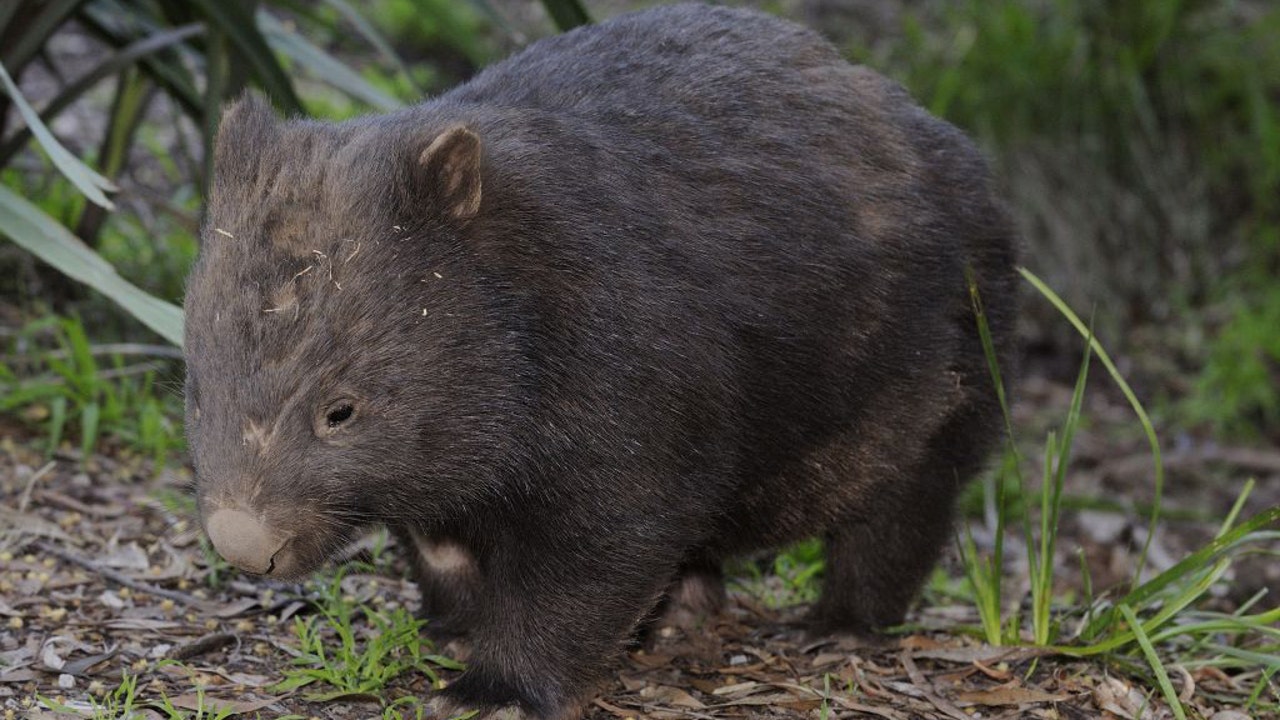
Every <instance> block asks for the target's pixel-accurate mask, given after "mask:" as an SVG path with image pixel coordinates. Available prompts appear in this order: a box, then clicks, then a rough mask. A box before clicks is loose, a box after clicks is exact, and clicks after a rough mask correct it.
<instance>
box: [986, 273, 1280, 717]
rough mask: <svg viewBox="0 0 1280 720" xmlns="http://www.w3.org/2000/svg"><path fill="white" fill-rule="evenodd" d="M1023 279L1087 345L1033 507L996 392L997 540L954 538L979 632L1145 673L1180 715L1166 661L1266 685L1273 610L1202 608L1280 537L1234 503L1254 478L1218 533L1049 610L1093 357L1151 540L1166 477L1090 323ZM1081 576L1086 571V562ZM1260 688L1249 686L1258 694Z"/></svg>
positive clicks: (1143, 421) (1267, 519) (1139, 412)
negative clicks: (1142, 463) (1132, 461)
mask: <svg viewBox="0 0 1280 720" xmlns="http://www.w3.org/2000/svg"><path fill="white" fill-rule="evenodd" d="M1022 274H1023V276H1024V278H1025V279H1026V280H1027V281H1028V282H1029V283H1030V284H1031V285H1032V286H1033V287H1034V288H1035V289H1036V291H1037V292H1038V293H1039V294H1040V295H1041V296H1043V297H1044V298H1045V299H1047V300H1048V301H1049V303H1050V304H1051V305H1052V306H1053V307H1054V308H1055V309H1056V310H1057V311H1058V312H1059V313H1061V314H1062V316H1063V317H1065V318H1066V319H1067V320H1068V321H1069V322H1070V324H1071V325H1072V326H1073V327H1074V328H1075V329H1076V331H1078V332H1079V333H1080V335H1081V336H1082V337H1083V338H1084V340H1085V345H1086V350H1085V355H1084V359H1083V361H1082V363H1081V367H1080V372H1079V374H1078V376H1077V380H1076V384H1075V387H1074V389H1073V392H1072V396H1071V403H1070V407H1069V409H1068V410H1067V415H1066V417H1065V418H1064V420H1063V423H1062V426H1061V428H1060V429H1059V430H1056V431H1050V432H1049V434H1048V437H1047V439H1046V440H1045V443H1044V446H1043V447H1044V461H1043V465H1042V468H1041V472H1040V475H1039V484H1040V487H1039V488H1038V490H1039V497H1040V503H1039V507H1028V506H1027V505H1028V504H1027V503H1026V500H1025V499H1026V498H1028V497H1032V496H1033V495H1034V494H1035V493H1034V492H1033V488H1031V487H1029V481H1028V479H1027V478H1026V477H1024V475H1023V471H1022V469H1021V468H1022V465H1023V463H1022V462H1021V458H1020V456H1019V451H1018V442H1017V433H1016V430H1017V428H1016V427H1015V426H1014V425H1013V423H1012V421H1011V420H1010V415H1009V410H1008V402H1007V399H1006V398H1004V397H1003V395H1002V396H1001V398H1000V402H1001V406H1002V408H1003V409H1004V413H1005V421H1006V430H1007V432H1008V439H1007V449H1006V462H1004V463H1003V464H1002V465H1001V466H1000V468H999V470H998V471H997V474H998V477H997V478H996V482H995V483H994V484H993V487H994V488H995V492H996V493H997V495H996V498H995V500H994V504H995V507H996V509H997V522H996V536H995V544H994V546H993V548H992V549H991V551H990V552H989V553H986V554H984V553H981V552H979V550H978V549H977V546H976V543H975V542H974V541H973V539H972V536H971V535H969V534H967V533H966V534H965V535H964V537H963V538H962V543H961V549H962V558H963V561H964V565H965V569H966V574H967V577H968V579H969V583H970V587H971V589H972V591H973V596H974V598H975V605H976V607H977V610H978V614H979V617H980V620H981V625H982V627H981V632H982V634H983V636H984V638H985V639H986V640H987V641H988V642H990V643H992V644H996V645H1000V644H1031V645H1035V646H1041V647H1046V648H1050V649H1052V650H1053V651H1055V652H1057V653H1060V654H1062V655H1067V656H1072V657H1091V658H1097V659H1100V660H1102V661H1104V662H1106V663H1109V664H1111V665H1114V666H1115V667H1117V668H1119V669H1122V670H1124V671H1126V672H1130V673H1134V674H1137V675H1140V676H1143V677H1144V679H1147V680H1149V681H1151V682H1153V683H1154V684H1155V685H1156V686H1157V687H1158V688H1159V689H1160V691H1161V693H1162V694H1163V696H1164V699H1165V701H1166V702H1167V703H1168V704H1169V706H1170V708H1171V710H1172V712H1173V713H1174V715H1175V716H1176V717H1179V718H1185V717H1187V715H1186V710H1185V708H1184V707H1183V706H1182V702H1181V701H1180V700H1179V695H1178V693H1177V692H1175V691H1174V688H1173V685H1172V683H1171V681H1170V679H1169V674H1168V670H1167V667H1168V666H1170V665H1172V664H1177V665H1180V666H1181V667H1183V668H1193V667H1205V666H1212V667H1216V668H1218V669H1220V670H1223V671H1224V672H1234V673H1237V674H1239V675H1240V676H1242V677H1245V676H1247V677H1251V678H1253V677H1254V676H1255V675H1257V674H1258V673H1259V672H1261V673H1263V674H1262V675H1261V676H1259V677H1257V678H1255V679H1256V682H1257V683H1260V684H1261V685H1265V684H1266V683H1267V682H1269V681H1270V676H1271V674H1273V673H1274V672H1275V669H1276V668H1280V627H1278V626H1277V623H1280V607H1277V608H1273V609H1270V610H1260V611H1256V612H1255V611H1253V610H1252V608H1253V607H1254V605H1255V604H1256V601H1257V600H1258V599H1259V598H1254V599H1253V600H1251V601H1250V602H1248V603H1246V604H1245V605H1244V606H1242V607H1241V608H1240V609H1238V610H1237V611H1236V612H1235V613H1231V614H1227V613H1221V612H1215V611H1210V610H1206V609H1203V608H1204V606H1205V605H1206V604H1207V603H1206V602H1205V601H1207V600H1209V599H1210V591H1211V590H1212V588H1214V586H1215V585H1217V584H1218V583H1219V582H1220V581H1222V580H1223V578H1224V576H1226V573H1227V571H1228V570H1229V569H1230V568H1231V566H1232V564H1233V563H1234V562H1235V561H1236V560H1238V559H1239V558H1241V557H1242V556H1244V555H1246V554H1248V553H1251V552H1255V551H1257V548H1258V547H1259V545H1260V544H1261V543H1266V542H1274V541H1276V540H1278V539H1280V530H1276V529H1275V528H1276V524H1277V523H1278V522H1280V507H1273V508H1270V509H1269V510H1265V511H1263V512H1261V513H1259V514H1257V515H1255V516H1253V517H1250V518H1245V519H1242V518H1240V512H1241V508H1242V507H1243V506H1244V502H1245V500H1246V499H1247V497H1248V495H1249V494H1250V493H1251V492H1252V489H1253V483H1252V482H1250V483H1248V484H1247V485H1246V486H1245V488H1244V489H1243V490H1242V492H1241V494H1240V496H1239V498H1238V499H1237V501H1236V504H1235V506H1234V507H1233V508H1232V510H1231V511H1230V513H1228V515H1227V517H1226V518H1225V519H1224V520H1223V521H1222V523H1221V525H1220V527H1219V529H1218V532H1217V533H1216V535H1215V537H1214V538H1213V540H1211V541H1210V542H1209V543H1208V544H1207V545H1205V546H1204V547H1202V548H1200V549H1198V550H1196V551H1195V552H1193V553H1191V554H1190V555H1189V556H1187V557H1186V558H1184V559H1183V560H1181V561H1180V562H1178V563H1176V564H1174V565H1173V566H1172V567H1170V568H1169V569H1167V570H1164V571H1163V572H1160V573H1158V574H1156V575H1155V576H1153V577H1150V578H1149V579H1148V578H1144V573H1143V566H1144V558H1145V555H1146V550H1147V548H1146V547H1145V546H1144V547H1143V549H1142V554H1141V556H1140V558H1139V561H1138V564H1137V569H1136V570H1135V572H1134V577H1133V580H1132V583H1131V585H1130V586H1129V587H1128V588H1127V589H1119V590H1114V591H1112V592H1110V593H1107V594H1103V595H1101V596H1099V597H1097V598H1093V597H1089V598H1086V599H1085V601H1084V603H1083V604H1081V605H1079V606H1076V607H1070V608H1060V609H1057V610H1055V608H1054V606H1053V588H1054V572H1055V569H1054V568H1055V564H1054V558H1055V546H1056V542H1057V529H1058V520H1059V518H1060V516H1061V508H1062V487H1063V483H1064V480H1065V477H1066V473H1067V472H1068V467H1069V463H1070V456H1071V448H1072V440H1073V438H1074V435H1075V430H1076V428H1077V427H1078V426H1079V423H1080V421H1081V408H1082V402H1081V401H1082V398H1083V395H1084V391H1085V387H1086V384H1087V382H1088V377H1089V366H1090V361H1091V360H1092V359H1093V358H1095V357H1096V358H1097V360H1098V361H1099V362H1100V363H1101V364H1102V365H1103V366H1104V367H1105V368H1106V370H1107V373H1108V375H1109V376H1110V378H1111V379H1112V381H1114V382H1115V383H1116V384H1117V386H1118V387H1119V388H1120V390H1121V391H1122V393H1123V394H1124V395H1125V397H1126V398H1127V399H1128V400H1129V402H1130V405H1131V407H1132V408H1133V410H1134V413H1135V416H1136V418H1137V421H1138V423H1139V424H1140V425H1141V426H1142V429H1143V431H1144V433H1145V434H1146V436H1147V439H1148V442H1149V443H1150V448H1151V452H1152V464H1153V469H1152V478H1153V483H1154V485H1155V497H1156V500H1155V503H1154V506H1153V510H1152V512H1151V515H1150V523H1151V527H1150V529H1149V531H1148V532H1147V542H1148V543H1150V541H1151V539H1152V538H1153V537H1154V536H1155V534H1156V533H1155V529H1156V523H1157V522H1158V519H1159V510H1160V499H1161V496H1162V493H1163V478H1164V474H1163V467H1162V461H1161V455H1160V446H1159V441H1158V439H1157V437H1156V434H1155V430H1154V428H1153V426H1152V424H1151V421H1150V418H1149V417H1148V416H1147V414H1146V411H1145V409H1144V408H1143V407H1142V405H1141V403H1140V402H1139V401H1138V399H1137V397H1136V395H1135V394H1134V393H1133V391H1132V389H1131V388H1130V387H1129V386H1128V383H1127V382H1126V381H1125V379H1124V377H1123V376H1122V375H1121V374H1120V373H1119V371H1118V369H1117V368H1116V366H1115V364H1114V363H1113V362H1112V361H1111V359H1110V357H1109V356H1108V355H1107V353H1106V350H1105V349H1104V348H1103V347H1102V345H1101V343H1100V342H1099V341H1098V340H1097V338H1096V337H1095V336H1094V334H1093V332H1092V330H1091V329H1090V328H1089V326H1088V325H1086V324H1085V323H1084V322H1083V321H1081V320H1080V318H1079V317H1078V316H1077V315H1076V314H1075V313H1074V312H1073V311H1072V310H1071V309H1070V307H1068V306H1067V304H1066V303H1065V302H1064V301H1063V300H1062V299H1061V298H1060V297H1058V295H1057V294H1056V293H1054V292H1053V291H1052V290H1051V289H1049V287H1048V286H1047V285H1045V284H1044V282H1043V281H1041V280H1040V279H1039V278H1038V277H1036V276H1035V275H1034V274H1032V273H1030V272H1029V271H1026V270H1022ZM973 297H974V310H975V315H976V321H977V323H978V326H979V333H980V335H981V336H982V337H983V341H984V345H986V346H987V350H988V352H987V357H988V363H989V365H990V368H991V372H992V374H993V377H994V378H995V380H996V383H997V386H999V379H1000V375H999V373H1000V370H999V366H998V364H997V363H996V362H995V359H994V358H995V355H994V353H993V352H992V351H991V348H990V332H989V330H988V329H987V327H986V320H985V316H984V314H983V312H982V306H981V301H980V298H979V297H978V294H977V291H976V288H975V289H973ZM1010 484H1012V486H1013V487H1014V488H1015V489H1016V490H1017V492H1016V493H1014V494H1015V495H1016V496H1018V497H1020V498H1023V499H1024V506H1023V507H1022V508H1021V511H1022V512H1021V524H1022V528H1021V530H1022V534H1023V536H1024V539H1025V541H1026V547H1027V553H1028V566H1029V570H1030V575H1031V578H1030V580H1031V582H1030V601H1029V607H1030V613H1029V614H1030V617H1029V619H1025V618H1023V617H1022V616H1021V613H1020V608H1021V607H1022V606H1023V604H1022V603H1021V602H1018V600H1019V599H1018V598H1013V599H1012V600H1013V602H1009V601H1008V600H1009V599H1008V598H1006V596H1005V586H1004V582H1003V567H1004V562H1005V557H1004V546H1003V534H1004V532H1005V528H1006V526H1007V525H1008V524H1010V522H1013V521H1012V520H1011V519H1010V516H1011V515H1012V514H1013V508H1011V503H1010V502H1008V499H1007V498H1008V493H1007V491H1006V490H1005V488H1006V487H1007V486H1008V485H1010ZM1082 571H1083V572H1086V573H1087V569H1085V570H1082ZM1084 580H1085V582H1084V585H1085V587H1089V582H1088V580H1089V579H1088V577H1087V574H1086V576H1085V578H1084ZM1117 595H1118V596H1117ZM1268 669H1269V670H1268ZM1261 685H1254V686H1249V687H1250V689H1251V690H1258V688H1259V687H1260V686H1261ZM1260 692H1261V691H1260V690H1258V691H1257V692H1250V693H1246V694H1248V695H1249V698H1241V701H1242V702H1246V701H1247V702H1250V703H1251V704H1256V703H1258V702H1259V700H1258V698H1259V697H1260V696H1261V695H1260ZM1277 709H1280V705H1278V706H1277V707H1275V708H1271V710H1273V711H1274V710H1277Z"/></svg>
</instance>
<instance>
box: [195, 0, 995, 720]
mask: <svg viewBox="0 0 1280 720" xmlns="http://www.w3.org/2000/svg"><path fill="white" fill-rule="evenodd" d="M1014 262H1015V240H1014V233H1013V230H1012V227H1011V224H1010V222H1009V219H1008V217H1007V215H1006V213H1005V211H1004V210H1003V208H1002V207H1001V205H1000V203H999V202H998V201H997V200H996V199H995V198H994V197H993V195H992V191H991V188H990V183H989V180H988V177H987V170H986V167H985V165H984V163H983V161H982V159H981V157H980V156H979V154H978V153H977V151H976V150H975V149H974V148H973V146H972V144H971V143H970V142H969V141H968V140H966V139H965V138H964V137H963V136H962V135H961V134H960V133H959V132H958V131H957V130H955V128H952V127H951V126H949V125H947V124H945V123H943V122H941V121H938V120H936V119H934V118H932V117H930V116H928V115H927V114H926V113H925V112H924V111H922V110H921V109H920V108H919V107H917V106H916V105H915V104H914V103H912V102H911V100H910V99H909V98H908V96H907V95H906V93H905V92H903V91H902V89H901V88H899V87H898V86H896V85H894V84H893V83H891V82H889V81H887V80H885V79H884V78H882V77H880V76H879V75H876V74H875V73H873V72H871V71H870V70H867V69H865V68H860V67H855V66H851V65H849V64H847V63H845V62H844V61H843V60H842V59H841V58H840V57H839V56H838V54H837V53H836V52H835V51H834V49H832V48H831V47H830V46H829V45H827V44H826V43H825V42H823V41H821V40H820V39H819V38H817V37H816V36H815V35H813V34H812V33H810V32H808V31H806V30H803V29H801V28H799V27H796V26H794V25H791V24H788V23H784V22H781V21H778V20H775V19H771V18H768V17H766V16H763V15H758V14H754V13H749V12H742V11H735V10H728V9H723V8H708V7H702V6H693V5H682V6H673V7H666V8H661V9H658V10H653V11H649V12H644V13H638V14H634V15H629V16H624V17H621V18H618V19H616V20H613V21H610V22H609V23H605V24H603V25H600V26H597V27H590V28H584V29H581V30H578V31H575V32H572V33H568V34H566V35H563V36H560V37H556V38H552V39H549V40H546V41H543V42H541V43H538V44H536V45H534V46H532V47H530V48H529V49H528V50H526V51H525V52H523V53H521V54H520V55H518V56H516V57H514V58H512V59H510V60H508V61H506V62H504V63H500V64H498V65H496V66H494V67H492V68H490V69H488V70H486V71H485V72H484V73H482V74H481V75H480V76H478V77H477V78H475V79H474V80H473V81H471V82H469V83H467V84H465V85H463V86H461V87H459V88H457V89H455V90H453V91H452V92H450V93H447V94H445V95H443V96H441V97H439V98H437V99H435V100H432V101H431V102H427V103H424V104H422V105H420V106H417V107H414V108H409V109H406V110H403V111H400V112H396V113H392V114H389V115H384V116H370V117H364V118H358V119H355V120H351V121H347V122H343V123H336V124H330V123H318V122H311V121H304V120H291V121H286V122H281V121H279V120H278V119H276V118H275V117H274V116H273V115H272V114H271V112H270V111H269V110H268V109H267V108H266V107H264V106H263V105H262V103H261V102H260V101H257V100H254V99H252V98H250V99H246V100H244V101H242V102H240V103H239V104H237V105H235V106H233V107H232V108H231V109H230V110H228V112H227V114H226V116H225V117H224V119H223V124H222V128H221V130H220V132H219V135H218V139H217V150H216V157H215V179H214V184H213V189H212V194H211V197H210V202H209V210H208V221H207V225H206V229H205V231H204V233H203V242H202V247H201V251H200V257H199V260H198V261H197V264H196V268H195V270H194V271H193V273H192V276H191V279H190V284H189V291H188V298H187V316H188V320H187V343H186V352H187V358H188V382H187V391H188V408H189V415H188V428H189V429H188V432H189V436H190V446H191V451H192V456H193V461H194V464H195V468H196V473H197V481H198V500H199V504H200V508H201V512H202V514H203V515H204V516H205V517H206V518H208V517H209V516H210V514H211V513H215V512H219V511H223V510H226V511H227V513H226V514H224V515H223V516H221V517H223V518H232V519H234V521H235V522H238V523H248V524H250V525H252V526H253V527H252V528H251V529H252V530H253V533H251V534H249V535H246V536H245V537H253V538H257V537H261V538H263V540H262V548H263V549H262V552H264V553H266V552H269V553H273V554H272V555H271V556H270V557H265V556H264V557H253V556H252V553H253V552H254V549H255V547H257V546H255V545H252V544H246V543H245V542H239V543H238V544H236V546H235V549H236V552H238V553H241V554H242V556H244V554H245V553H248V554H249V555H248V556H249V557H250V560H252V564H253V566H255V567H268V568H270V570H269V572H271V573H272V574H279V575H282V576H288V575H297V574H301V573H305V572H307V571H309V570H311V569H313V568H316V567H318V566H319V565H320V564H321V563H322V562H323V560H324V559H325V558H326V557H327V556H328V555H329V554H330V553H332V552H333V551H334V550H335V549H337V548H338V547H340V546H341V545H342V544H343V543H345V542H346V541H348V540H349V539H350V538H352V537H353V536H354V535H355V534H356V533H357V532H359V531H360V530H362V529H363V528H365V527H367V526H369V525H373V524H385V525H388V526H390V527H391V528H392V529H393V530H394V531H395V532H396V534H397V536H398V537H399V538H400V539H401V541H402V544H403V545H404V546H405V547H406V549H407V551H408V552H409V554H410V557H411V559H412V560H413V561H414V562H413V564H414V567H415V573H416V576H417V578H418V581H419V584H420V585H421V587H422V589H423V611H424V613H425V614H426V615H427V616H428V617H429V618H430V619H431V623H430V624H429V626H428V628H429V630H430V631H431V632H433V633H435V634H437V635H439V636H442V637H465V638H466V639H467V642H468V643H469V644H470V646H471V648H472V658H471V662H470V665H469V669H468V670H467V672H466V673H465V674H464V675H463V676H462V677H461V678H460V679H459V680H458V682H456V683H454V684H453V685H451V686H450V688H449V689H448V690H446V691H445V692H446V694H447V696H448V700H447V701H448V702H449V703H452V705H451V707H478V708H482V709H492V708H499V707H514V708H517V709H518V710H519V711H520V712H524V713H528V714H531V715H534V716H538V717H544V718H560V717H572V716H574V715H575V714H576V713H578V712H579V711H580V708H581V705H582V703H583V702H585V701H586V700H587V699H589V696H590V693H591V692H592V689H593V687H594V683H595V682H596V681H598V680H599V679H600V677H601V674H602V672H603V671H604V669H605V668H606V667H607V665H608V661H609V659H610V658H611V657H612V656H613V654H614V653H616V652H617V651H618V649H619V648H620V647H621V645H622V644H623V643H625V642H626V641H627V639H628V638H629V636H630V634H631V633H632V631H633V630H634V628H635V627H636V625H637V623H640V622H641V621H642V620H643V619H645V618H651V617H653V616H654V613H655V611H656V609H658V608H659V606H660V603H662V598H663V596H664V595H665V594H667V593H668V592H670V593H671V595H672V596H671V598H670V600H671V602H670V603H667V604H666V605H663V607H674V608H680V607H694V608H695V609H697V608H699V607H700V608H702V609H710V608H714V607H715V605H716V603H717V602H718V601H719V597H720V593H721V592H722V590H721V589H720V586H719V569H718V566H719V563H720V561H721V560H723V559H724V558H726V557H728V556H731V555H735V554H739V553H743V552H749V551H752V550H755V549H759V548H765V547H772V546H777V545H780V544H783V543H788V542H791V541H794V540H797V539H800V538H804V537H810V536H814V535H821V536H823V537H824V538H825V539H826V542H827V553H828V555H827V571H826V577H825V587H824V591H823V595H822V599H821V601H820V602H819V603H818V605H817V607H816V608H815V610H814V620H815V623H816V627H818V628H820V629H830V630H846V631H855V632H867V631H870V630H873V629H875V628H878V627H882V626H884V625H888V624H893V623H897V622H899V621H901V620H902V618H903V614H904V613H905V611H906V609H907V607H908V605H909V604H910V602H911V600H912V598H913V597H914V596H915V594H916V592H917V591H918V589H919V587H920V585H921V583H922V582H923V580H924V578H925V576H926V574H927V573H928V571H929V569H930V567H931V566H932V565H933V563H934V561H935V559H936V557H937V555H938V552H939V550H940V548H941V547H942V546H943V544H944V543H945V542H946V541H947V539H948V537H949V534H950V527H951V524H950V518H951V512H952V505H953V501H954V498H955V496H956V493H957V492H958V491H959V489H960V488H961V487H962V486H963V484H964V482H965V481H967V480H968V479H969V478H971V477H972V476H973V475H974V474H975V473H976V472H977V471H978V470H979V469H980V467H981V465H982V464H983V462H984V460H985V458H986V457H987V455H988V453H989V451H990V450H991V449H992V448H993V447H994V446H995V445H996V443H997V442H998V439H999V436H1000V431H999V428H1000V422H999V408H998V406H997V404H996V399H995V392H994V388H993V387H992V385H991V379H990V375H989V373H988V370H987V365H986V360H985V359H984V356H983V352H982V349H981V347H980V343H979V340H978V336H977V331H976V324H975V319H974V316H973V313H972V310H971V306H970V299H969V294H968V288H967V285H966V280H965V272H966V268H968V269H970V270H972V272H973V274H974V276H975V277H976V279H977V282H978V284H979V287H980V289H981V292H982V294H983V298H984V300H985V303H986V307H987V310H988V315H989V318H988V319H989V321H990V324H991V328H992V332H993V335H994V338H995V341H996V347H997V351H998V354H999V360H1000V361H1001V362H1002V364H1003V366H1004V367H1005V368H1006V370H1008V369H1009V366H1010V364H1011V362H1010V361H1011V347H1012V342H1013V318H1014V312H1015V306H1016V297H1015V295H1016V293H1015V282H1014V272H1013V266H1014ZM227 523H231V520H228V521H227ZM221 527H222V526H219V528H220V529H219V532H232V531H230V530H225V529H221ZM214 540H215V544H216V543H217V541H218V538H216V537H215V538H214ZM433 553H434V554H433ZM455 561H456V562H455Z"/></svg>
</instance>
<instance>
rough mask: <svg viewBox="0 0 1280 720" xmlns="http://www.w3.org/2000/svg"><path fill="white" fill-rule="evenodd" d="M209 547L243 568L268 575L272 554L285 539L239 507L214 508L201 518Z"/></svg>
mask: <svg viewBox="0 0 1280 720" xmlns="http://www.w3.org/2000/svg"><path fill="white" fill-rule="evenodd" d="M204 527H205V531H206V532H208V533H209V539H210V540H212V541H213V547H214V548H215V549H216V550H217V551H218V554H219V555H221V556H222V557H223V558H224V559H226V561H227V562H229V563H231V564H232V565H235V566H236V567H238V568H240V569H241V570H244V571H246V572H251V573H254V574H256V575H270V574H271V572H272V570H275V569H277V568H275V558H276V554H277V553H279V552H280V550H281V549H282V548H283V547H284V546H285V544H286V543H288V542H289V538H288V537H287V536H281V535H280V534H278V533H275V532H272V531H271V529H269V528H268V527H267V526H265V525H263V524H262V523H261V522H259V521H258V519H257V518H255V517H254V516H252V515H250V514H249V513H247V512H245V511H243V510H236V509H232V508H222V509H219V510H215V511H214V512H213V514H212V515H210V516H209V519H208V520H207V521H206V522H205V525H204Z"/></svg>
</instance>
